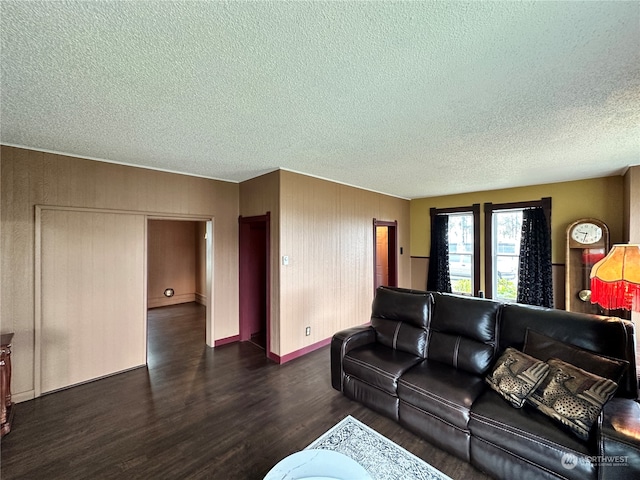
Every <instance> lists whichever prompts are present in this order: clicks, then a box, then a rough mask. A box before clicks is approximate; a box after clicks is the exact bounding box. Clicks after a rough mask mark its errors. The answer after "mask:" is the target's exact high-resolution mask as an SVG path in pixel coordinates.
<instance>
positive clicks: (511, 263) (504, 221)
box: [485, 197, 551, 302]
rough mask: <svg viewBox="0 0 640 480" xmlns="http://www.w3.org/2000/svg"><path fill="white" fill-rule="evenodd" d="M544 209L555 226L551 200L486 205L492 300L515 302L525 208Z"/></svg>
mask: <svg viewBox="0 0 640 480" xmlns="http://www.w3.org/2000/svg"><path fill="white" fill-rule="evenodd" d="M533 207H542V208H543V209H544V211H545V215H546V217H547V225H551V198H549V197H547V198H543V199H542V200H535V201H530V202H518V203H504V204H492V203H485V258H486V259H487V261H486V268H485V287H486V290H487V292H486V294H487V297H488V298H493V299H497V300H502V301H512V302H515V301H516V299H517V296H518V267H519V264H520V245H521V240H522V239H521V238H520V237H521V231H522V212H523V211H524V209H527V208H533Z"/></svg>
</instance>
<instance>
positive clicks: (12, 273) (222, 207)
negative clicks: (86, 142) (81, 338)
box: [0, 146, 239, 401]
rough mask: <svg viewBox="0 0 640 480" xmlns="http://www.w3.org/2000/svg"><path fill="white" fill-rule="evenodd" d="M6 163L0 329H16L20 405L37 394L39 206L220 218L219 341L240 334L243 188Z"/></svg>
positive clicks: (150, 174)
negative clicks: (239, 231)
mask: <svg viewBox="0 0 640 480" xmlns="http://www.w3.org/2000/svg"><path fill="white" fill-rule="evenodd" d="M0 159H1V160H0V162H1V164H0V168H1V172H0V175H1V184H2V186H1V191H0V192H1V196H2V199H1V200H2V201H1V212H0V215H1V217H0V220H1V223H2V230H1V238H0V242H1V244H0V246H1V250H2V251H1V254H0V255H1V272H0V275H1V279H0V280H1V282H2V288H1V300H0V309H1V310H0V322H1V323H0V328H1V329H2V331H13V332H15V337H14V341H13V347H14V348H13V353H12V355H13V378H12V385H13V386H12V388H13V392H14V393H15V394H16V400H18V401H20V400H22V399H26V398H29V396H30V395H33V391H34V374H33V372H34V355H35V352H34V308H35V305H34V303H35V300H34V250H35V248H34V238H35V231H34V229H35V214H34V211H35V205H55V206H69V207H81V208H96V209H114V210H125V211H136V212H142V213H153V214H156V215H157V214H164V215H178V216H193V215H195V216H203V217H214V238H213V245H214V265H213V270H214V280H213V284H214V298H213V310H214V312H213V313H214V319H215V326H214V336H215V339H219V338H226V337H230V336H233V335H237V334H238V287H237V285H238V220H237V219H238V213H239V186H238V184H235V183H229V182H221V181H216V180H210V179H204V178H197V177H191V176H186V175H177V174H171V173H166V172H159V171H153V170H146V169H141V168H134V167H127V166H123V165H116V164H109V163H104V162H97V161H91V160H84V159H79V158H73V157H68V156H63V155H55V154H49V153H44V152H38V151H33V150H27V149H22V148H15V147H7V146H2V147H1V151H0Z"/></svg>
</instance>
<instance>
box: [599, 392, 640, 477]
mask: <svg viewBox="0 0 640 480" xmlns="http://www.w3.org/2000/svg"><path fill="white" fill-rule="evenodd" d="M598 443H599V445H598V452H599V455H600V458H598V459H597V461H598V463H599V468H598V478H599V479H600V480H609V479H616V480H618V479H637V478H640V403H638V402H637V401H636V400H631V399H627V398H613V399H611V400H610V401H609V402H607V403H606V404H605V406H604V408H603V410H602V415H601V416H600V422H599V436H598Z"/></svg>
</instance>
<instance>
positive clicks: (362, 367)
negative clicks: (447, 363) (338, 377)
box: [342, 343, 422, 395]
mask: <svg viewBox="0 0 640 480" xmlns="http://www.w3.org/2000/svg"><path fill="white" fill-rule="evenodd" d="M421 361H422V359H421V358H420V357H418V356H417V355H411V354H410V353H406V352H402V351H400V350H394V349H393V348H389V347H386V346H384V345H381V344H379V343H376V344H373V345H367V346H364V347H359V348H355V349H353V350H351V351H350V352H349V353H347V354H346V355H345V356H344V359H343V361H342V364H343V368H344V373H345V374H346V375H349V376H351V377H354V378H357V379H359V380H361V381H363V382H366V383H368V384H369V385H373V386H374V387H376V388H379V389H380V390H383V391H385V392H387V393H390V394H392V395H396V394H397V390H398V379H399V378H400V376H401V375H402V374H403V373H404V372H406V371H407V370H408V369H409V368H411V367H413V366H414V365H416V364H418V363H419V362H421Z"/></svg>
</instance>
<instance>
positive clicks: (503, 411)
mask: <svg viewBox="0 0 640 480" xmlns="http://www.w3.org/2000/svg"><path fill="white" fill-rule="evenodd" d="M469 430H470V431H471V435H472V436H473V437H477V438H479V439H482V440H483V441H485V442H488V443H490V444H492V445H495V446H496V447H498V448H499V449H502V450H504V451H507V452H510V453H511V454H512V455H514V456H515V457H518V458H524V459H527V460H528V461H529V462H530V463H533V464H534V465H536V466H538V467H539V468H541V469H543V470H547V471H551V472H554V473H556V474H558V475H559V476H560V477H562V478H576V479H587V478H595V476H596V467H595V465H592V464H591V462H590V461H589V459H588V458H587V457H588V456H593V455H597V449H596V446H595V445H591V447H590V444H589V443H588V442H585V441H582V440H579V439H578V438H577V437H575V436H574V435H572V434H571V433H569V432H567V431H565V430H563V429H562V428H561V427H560V426H559V425H558V424H557V423H556V422H555V421H553V420H552V419H550V418H549V417H547V416H546V415H544V414H542V413H540V412H539V411H537V410H535V409H534V408H532V407H531V406H530V405H525V406H524V408H521V409H517V408H512V407H511V406H510V405H509V404H508V403H506V402H505V401H504V399H502V398H501V397H500V396H499V395H498V394H497V393H496V392H494V391H493V390H487V391H486V392H485V393H483V394H482V395H481V396H480V397H479V398H478V399H477V400H476V401H475V402H474V404H473V406H472V407H471V418H470V420H469ZM594 443H595V442H594ZM471 456H472V458H473V448H472V452H471ZM572 461H573V462H572ZM568 462H569V463H568ZM568 467H570V468H568Z"/></svg>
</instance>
